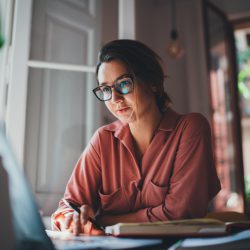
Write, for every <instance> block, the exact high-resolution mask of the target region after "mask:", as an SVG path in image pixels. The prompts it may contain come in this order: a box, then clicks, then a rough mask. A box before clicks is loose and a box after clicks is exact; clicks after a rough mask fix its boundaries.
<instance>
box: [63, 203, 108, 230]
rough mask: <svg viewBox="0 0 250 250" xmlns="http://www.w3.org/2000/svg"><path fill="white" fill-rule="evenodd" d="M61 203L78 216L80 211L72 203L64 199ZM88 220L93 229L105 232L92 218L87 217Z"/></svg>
mask: <svg viewBox="0 0 250 250" xmlns="http://www.w3.org/2000/svg"><path fill="white" fill-rule="evenodd" d="M62 201H63V202H64V203H65V205H67V206H68V207H70V208H72V209H74V210H75V211H76V212H77V213H78V214H80V213H81V210H80V209H79V207H78V206H76V205H75V204H74V203H72V202H70V201H67V200H66V199H62ZM88 220H89V221H90V222H91V223H92V224H93V225H94V226H95V228H97V229H100V230H103V231H104V230H105V228H104V227H103V226H101V225H100V224H98V223H97V222H96V221H95V220H94V219H93V218H91V217H89V218H88Z"/></svg>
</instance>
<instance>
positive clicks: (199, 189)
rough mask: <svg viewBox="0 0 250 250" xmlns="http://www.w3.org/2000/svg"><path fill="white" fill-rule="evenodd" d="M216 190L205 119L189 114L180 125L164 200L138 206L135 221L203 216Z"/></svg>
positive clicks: (207, 124) (217, 188)
mask: <svg viewBox="0 0 250 250" xmlns="http://www.w3.org/2000/svg"><path fill="white" fill-rule="evenodd" d="M219 190H220V182H219V179H218V176H217V173H216V169H215V164H214V158H213V150H212V143H211V131H210V126H209V123H208V122H207V120H206V119H205V118H204V117H203V116H202V115H199V114H193V115H192V116H191V117H189V119H187V121H186V122H185V126H184V127H183V133H182V136H181V138H180V144H179V147H178V150H177V153H176V158H175V162H174V166H173V173H172V176H171V178H170V182H169V188H168V191H167V194H166V197H165V201H164V203H163V204H161V205H159V206H156V207H150V208H145V209H142V210H138V211H137V215H136V216H137V217H138V220H139V221H159V220H160V221H164V220H174V219H184V218H198V217H204V216H205V215H206V213H207V208H208V203H209V201H210V200H211V199H212V198H213V197H214V196H215V195H216V194H217V193H218V191H219Z"/></svg>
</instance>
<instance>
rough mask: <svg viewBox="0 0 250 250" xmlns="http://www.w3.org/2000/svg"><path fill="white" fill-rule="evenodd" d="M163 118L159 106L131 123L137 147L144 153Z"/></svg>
mask: <svg viewBox="0 0 250 250" xmlns="http://www.w3.org/2000/svg"><path fill="white" fill-rule="evenodd" d="M161 118H162V113H161V112H160V111H159V109H158V107H156V109H154V110H152V111H151V112H148V113H147V114H144V116H143V118H140V119H139V120H137V121H136V122H132V123H129V127H130V131H131V134H132V136H133V139H134V143H135V148H136V150H139V152H140V154H141V155H143V154H144V152H145V151H146V149H147V147H148V146H149V144H150V142H151V141H152V139H153V137H154V134H155V131H156V129H157V128H158V126H159V124H160V121H161Z"/></svg>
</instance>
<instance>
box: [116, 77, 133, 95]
mask: <svg viewBox="0 0 250 250" xmlns="http://www.w3.org/2000/svg"><path fill="white" fill-rule="evenodd" d="M118 88H119V91H120V92H121V93H122V94H128V93H129V92H131V90H132V82H131V80H130V79H127V80H122V81H121V82H120V83H119V85H118Z"/></svg>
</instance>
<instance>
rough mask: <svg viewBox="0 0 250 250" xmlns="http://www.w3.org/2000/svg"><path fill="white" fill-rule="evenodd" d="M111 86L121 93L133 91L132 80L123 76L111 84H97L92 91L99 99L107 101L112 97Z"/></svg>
mask: <svg viewBox="0 0 250 250" xmlns="http://www.w3.org/2000/svg"><path fill="white" fill-rule="evenodd" d="M112 88H114V89H115V91H116V92H118V93H119V94H122V95H126V94H128V93H130V92H132V91H133V81H132V79H131V78H123V79H120V80H118V81H117V82H115V83H114V85H113V86H99V87H97V88H96V89H94V93H95V95H96V96H97V98H98V99H100V100H101V101H108V100H110V99H111V98H112Z"/></svg>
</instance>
